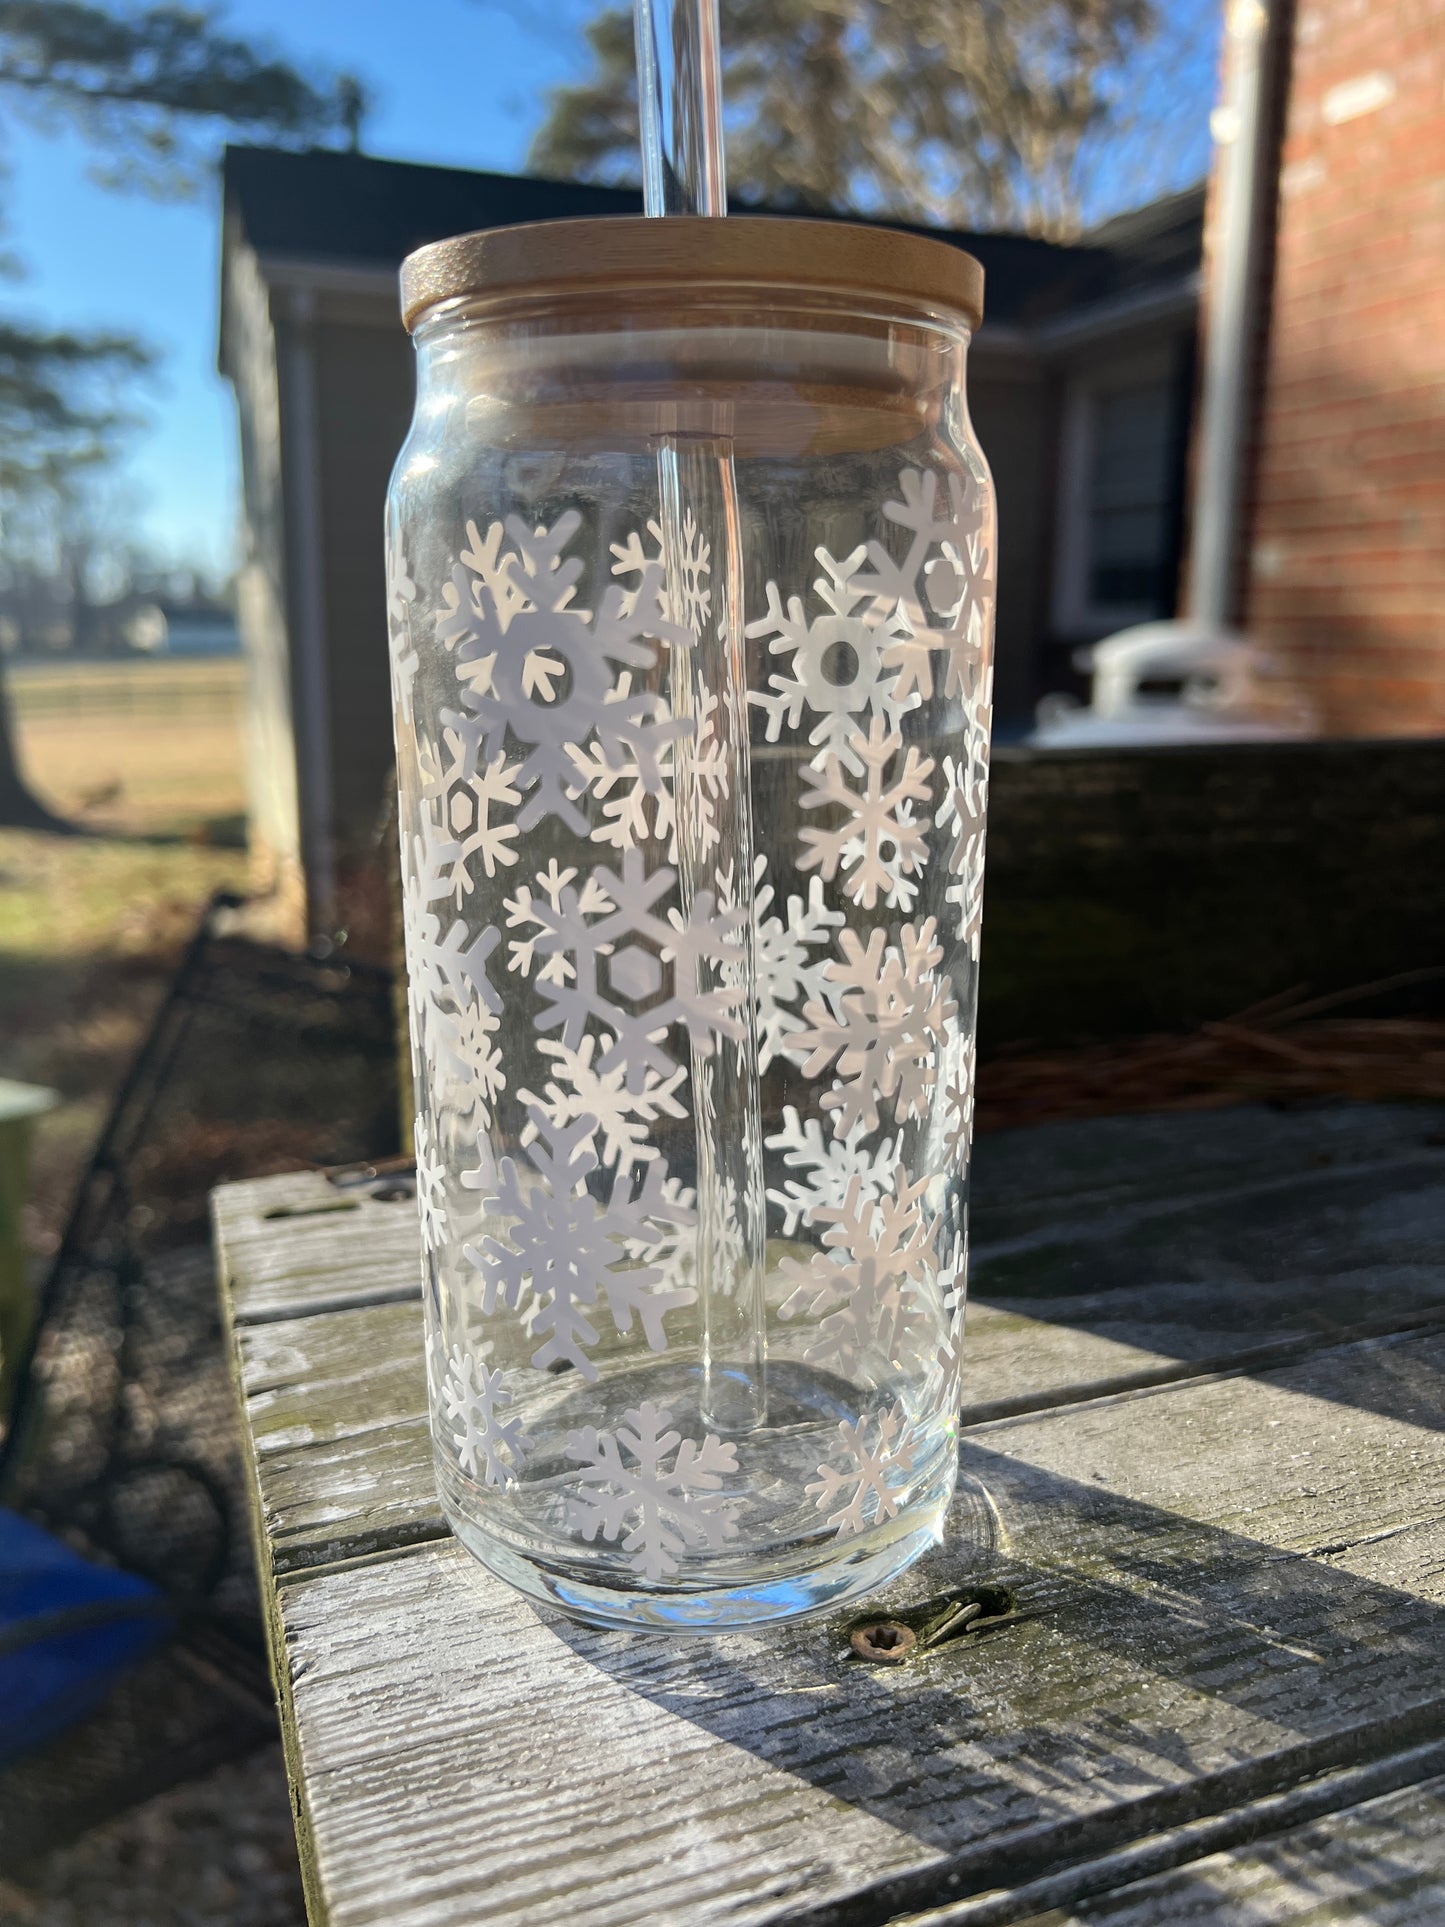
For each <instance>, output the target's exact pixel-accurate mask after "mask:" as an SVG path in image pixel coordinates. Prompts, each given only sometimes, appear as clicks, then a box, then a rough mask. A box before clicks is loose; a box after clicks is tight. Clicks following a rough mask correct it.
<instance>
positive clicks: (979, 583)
mask: <svg viewBox="0 0 1445 1927" xmlns="http://www.w3.org/2000/svg"><path fill="white" fill-rule="evenodd" d="M898 488H899V493H900V494H901V495H902V497H903V499H902V501H901V502H885V503H884V505H883V513H884V515H885V516H887V518H888V520H889V521H890V522H892V523H894V524H895V525H896V526H897V527H899V528H901V529H906V530H907V532H908V537H909V540H908V546H907V548H906V550H905V551H904V554H903V556H902V558H901V560H898V561H895V560H894V559H893V557H892V556H891V555H890V554H889V552H888V550H887V549H886V548H885V547H884V546H883V544H882V543H881V542H870V543H869V544H868V560H869V561H870V563H871V564H872V565H873V571H872V574H871V575H867V576H859V577H858V581H857V586H858V588H859V589H860V590H865V591H867V592H868V593H870V594H871V595H872V596H873V597H874V598H875V606H876V608H877V610H878V611H879V613H880V615H882V614H884V612H886V614H887V616H888V617H891V621H892V627H893V639H892V641H891V643H890V644H889V646H888V647H887V648H885V650H884V651H883V661H884V662H885V663H887V664H889V665H890V666H892V667H894V668H896V669H897V671H898V684H897V689H896V693H897V695H899V696H904V695H907V694H910V693H911V692H912V691H913V690H915V689H916V690H917V692H918V695H919V697H920V698H921V699H922V700H924V701H927V700H928V699H929V698H930V697H931V696H932V695H933V663H932V656H931V651H932V650H934V649H945V650H947V652H948V670H947V677H946V680H945V684H944V694H945V695H947V696H953V695H962V696H965V697H966V696H968V695H969V694H971V688H970V679H971V677H972V675H973V673H974V669H975V666H976V664H977V662H978V660H979V656H980V654H981V652H982V649H983V642H984V622H985V611H986V609H987V606H988V603H989V601H990V599H991V597H992V594H993V577H992V561H991V558H990V555H989V551H988V544H987V540H986V527H985V524H986V522H987V508H986V504H985V500H984V492H983V488H982V486H981V485H980V483H979V482H978V480H977V479H976V478H975V477H973V476H971V475H970V476H968V477H964V476H962V475H959V474H957V473H955V474H951V475H949V477H948V506H947V508H946V509H943V510H942V511H941V512H940V510H939V506H938V477H937V476H936V475H934V474H929V473H920V472H919V470H917V469H912V468H910V469H905V470H904V471H903V473H902V475H901V476H900V477H899V478H898ZM935 550H936V551H937V553H936V554H935V553H934V551H935ZM925 602H926V604H927V607H925ZM930 611H931V612H932V614H933V616H935V617H936V618H937V619H938V621H939V623H941V625H942V626H941V627H935V626H934V624H933V623H932V622H930V620H929V613H930Z"/></svg>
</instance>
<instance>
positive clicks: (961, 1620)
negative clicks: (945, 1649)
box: [848, 1586, 1019, 1666]
mask: <svg viewBox="0 0 1445 1927" xmlns="http://www.w3.org/2000/svg"><path fill="white" fill-rule="evenodd" d="M1018 1616H1019V1615H1018V1613H1017V1610H1016V1606H1015V1600H1014V1595H1013V1594H1012V1593H1011V1592H1010V1591H1009V1589H1008V1588H1007V1587H1006V1586H971V1587H968V1588H966V1589H963V1590H960V1591H958V1592H955V1593H948V1594H945V1595H944V1596H943V1597H941V1598H938V1599H930V1600H926V1601H925V1602H924V1603H923V1604H922V1605H921V1606H916V1607H914V1608H912V1609H911V1610H909V1611H908V1612H904V1613H898V1614H895V1615H893V1616H891V1617H889V1618H886V1619H884V1618H872V1619H865V1620H860V1621H858V1622H857V1623H856V1624H855V1625H853V1626H851V1627H850V1628H849V1631H848V1644H849V1646H850V1647H851V1648H852V1650H853V1652H854V1653H855V1654H856V1655H857V1656H858V1658H859V1659H862V1660H866V1661H867V1662H868V1663H869V1664H870V1665H873V1666H898V1665H901V1664H902V1663H903V1662H904V1661H905V1660H909V1659H913V1658H917V1657H922V1656H923V1655H924V1654H926V1653H931V1652H936V1651H937V1650H938V1649H939V1648H940V1647H942V1646H948V1645H953V1644H955V1643H956V1642H958V1641H962V1640H970V1641H972V1640H974V1639H976V1637H977V1636H978V1635H979V1634H982V1633H991V1632H993V1631H994V1630H995V1629H997V1628H999V1627H1001V1626H1004V1625H1008V1624H1011V1623H1012V1622H1013V1621H1014V1620H1016V1619H1017V1618H1018Z"/></svg>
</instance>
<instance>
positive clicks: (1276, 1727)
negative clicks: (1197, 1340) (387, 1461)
mask: <svg viewBox="0 0 1445 1927" xmlns="http://www.w3.org/2000/svg"><path fill="white" fill-rule="evenodd" d="M1442 1386H1445V1336H1442V1335H1440V1334H1428V1335H1422V1336H1412V1337H1406V1338H1401V1339H1395V1340H1390V1341H1376V1342H1372V1343H1369V1344H1363V1345H1353V1346H1342V1347H1338V1348H1334V1349H1330V1350H1327V1351H1324V1352H1320V1353H1317V1354H1315V1355H1314V1356H1312V1357H1311V1358H1309V1359H1307V1360H1305V1361H1303V1362H1302V1363H1300V1364H1298V1365H1295V1366H1292V1367H1289V1368H1286V1369H1282V1370H1279V1371H1275V1372H1270V1373H1266V1374H1263V1375H1261V1376H1259V1377H1254V1378H1245V1377H1232V1378H1224V1379H1206V1380H1198V1381H1194V1382H1191V1383H1188V1384H1184V1385H1179V1386H1174V1387H1171V1388H1168V1389H1166V1390H1163V1391H1157V1392H1151V1393H1144V1394H1135V1395H1131V1396H1129V1397H1124V1398H1117V1399H1112V1400H1107V1401H1100V1402H1097V1403H1093V1404H1087V1405H1080V1406H1074V1407H1069V1408H1066V1409H1062V1410H1058V1411H1053V1412H1048V1413H1043V1414H1038V1415H1035V1416H1033V1417H1028V1418H1019V1419H1011V1420H1004V1421H1000V1422H997V1423H995V1424H992V1425H989V1426H985V1427H980V1428H979V1429H978V1430H977V1431H975V1432H974V1433H973V1434H971V1435H970V1437H969V1439H968V1440H966V1442H965V1447H964V1465H965V1470H966V1472H967V1474H968V1475H969V1482H967V1483H966V1485H965V1490H964V1492H963V1495H962V1498H961V1502H960V1506H959V1508H958V1509H957V1510H956V1513H955V1533H954V1535H953V1537H952V1539H951V1541H950V1543H948V1544H946V1545H945V1546H944V1548H942V1549H941V1550H940V1551H939V1552H938V1553H937V1554H935V1555H933V1556H932V1558H931V1559H930V1560H929V1561H926V1562H924V1564H923V1565H922V1566H921V1567H920V1568H917V1569H915V1571H914V1572H913V1573H912V1574H910V1575H908V1576H907V1577H906V1579H905V1580H904V1581H902V1582H900V1584H899V1587H898V1588H897V1589H896V1593H895V1599H896V1601H897V1602H898V1604H899V1605H908V1604H911V1603H914V1602H916V1601H918V1600H920V1599H922V1598H924V1597H927V1596H928V1595H929V1594H931V1593H933V1592H935V1591H938V1590H941V1589H943V1588H945V1587H948V1586H953V1585H957V1584H959V1583H961V1582H973V1583H976V1582H978V1581H980V1580H982V1579H984V1578H988V1579H991V1580H994V1581H996V1582H998V1583H1002V1584H1006V1585H1009V1586H1011V1587H1012V1588H1014V1589H1015V1591H1016V1592H1017V1595H1018V1598H1019V1603H1020V1607H1021V1609H1022V1617H1021V1618H1020V1619H1019V1620H1018V1621H1017V1622H1016V1623H1014V1624H1013V1625H1011V1626H1009V1627H1008V1628H1006V1629H1005V1630H1003V1631H1000V1632H999V1633H997V1634H996V1635H994V1636H993V1637H992V1638H990V1639H988V1640H987V1641H984V1642H980V1643H978V1644H976V1645H969V1644H968V1643H967V1642H958V1643H955V1644H954V1645H952V1646H949V1647H946V1648H943V1649H941V1650H940V1651H938V1652H937V1653H935V1654H933V1655H931V1656H930V1657H929V1658H927V1659H926V1660H925V1661H923V1662H922V1663H920V1664H918V1665H916V1666H909V1667H902V1668H897V1669H889V1670H882V1669H874V1668H870V1667H867V1666H865V1665H863V1664H861V1663H860V1662H858V1661H856V1660H854V1659H853V1658H852V1657H851V1656H850V1654H849V1650H848V1648H847V1645H846V1642H845V1641H844V1640H843V1638H842V1637H841V1635H840V1630H839V1629H838V1628H837V1627H821V1628H820V1627H817V1626H802V1627H794V1628H788V1629H780V1630H779V1631H776V1632H774V1633H772V1634H769V1635H753V1636H745V1635H736V1636H729V1637H726V1638H721V1639H717V1640H713V1641H707V1642H701V1641H700V1642H697V1643H696V1644H692V1643H682V1642H676V1641H667V1640H663V1639H658V1638H651V1639H649V1638H641V1637H628V1636H625V1635H618V1634H603V1633H597V1632H593V1631H590V1630H588V1629H586V1628H583V1627H579V1626H576V1625H573V1624H570V1623H568V1622H565V1621H562V1620H560V1619H550V1618H544V1617H543V1616H541V1615H540V1614H538V1613H536V1612H534V1611H533V1610H532V1609H531V1608H530V1607H528V1606H527V1605H526V1604H525V1603H524V1602H523V1601H521V1600H520V1599H519V1598H518V1597H517V1596H516V1595H514V1594H512V1593H511V1592H510V1591H509V1590H508V1589H507V1588H505V1587H503V1586H502V1585H500V1584H499V1583H497V1582H495V1581H493V1580H491V1579H490V1578H489V1576H488V1575H486V1574H485V1573H484V1572H483V1571H482V1570H481V1569H480V1568H479V1567H477V1566H476V1565H475V1563H474V1562H473V1561H471V1560H470V1559H469V1558H468V1557H467V1555H466V1554H465V1553H463V1552H462V1551H461V1549H460V1548H459V1547H458V1546H456V1545H455V1543H452V1542H447V1543H442V1544H437V1545H430V1546H425V1547H421V1548H418V1549H415V1550H413V1551H410V1552H407V1553H402V1554H398V1555H396V1556H392V1557H387V1558H384V1559H381V1560H378V1561H373V1562H370V1563H362V1564H358V1565H353V1566H349V1567H338V1568H333V1569H331V1570H329V1571H323V1572H320V1573H317V1574H315V1575H311V1576H301V1577H297V1578H295V1579H292V1580H290V1581H288V1582H286V1583H285V1584H284V1585H283V1586H282V1587H281V1589H280V1594H279V1608H278V1611H279V1618H280V1623H281V1627H282V1632H283V1639H284V1655H285V1662H284V1668H283V1674H284V1679H285V1681H286V1689H287V1692H288V1696H289V1700H290V1714H289V1717H290V1720H291V1722H292V1725H293V1731H292V1740H293V1747H294V1752H295V1758H296V1760H297V1761H298V1763H299V1767H300V1770H301V1774H302V1780H303V1784H304V1798H305V1803H306V1809H307V1820H308V1823H309V1839H310V1841H311V1847H310V1852H311V1855H312V1859H313V1867H312V1873H313V1878H314V1882H315V1884H316V1886H317V1888H318V1890H319V1891H320V1892H321V1893H322V1894H323V1895H324V1904H325V1907H326V1910H327V1917H328V1919H329V1920H330V1922H331V1924H332V1927H370V1923H381V1922H386V1923H389V1927H413V1923H415V1924H416V1927H420V1924H421V1923H423V1922H425V1923H426V1924H427V1927H447V1924H448V1923H457V1924H458V1927H460V1923H462V1922H471V1921H474V1920H475V1919H476V1918H477V1910H478V1907H479V1905H480V1904H482V1897H483V1896H485V1909H486V1914H487V1918H488V1920H489V1921H492V1922H497V1923H508V1922H517V1923H522V1922H532V1921H535V1920H539V1919H555V1918H558V1917H560V1916H562V1915H563V1914H564V1913H565V1914H566V1915H567V1916H568V1917H570V1918H571V1919H572V1920H573V1921H575V1922H576V1923H578V1927H594V1923H595V1924H596V1927H614V1924H615V1927H632V1923H635V1922H636V1921H638V1920H640V1919H648V1920H651V1919H659V1920H663V1919H665V1920H669V1921H686V1922H688V1923H689V1924H691V1923H698V1927H703V1924H704V1923H708V1924H710V1923H713V1922H723V1921H727V1922H729V1923H734V1924H736V1927H745V1923H749V1922H763V1921H766V1922H769V1923H773V1924H774V1927H781V1923H783V1922H792V1923H802V1922H807V1923H808V1924H809V1927H844V1924H845V1923H847V1924H849V1927H852V1924H853V1923H858V1924H859V1927H861V1923H863V1922H865V1921H869V1922H877V1921H883V1920H887V1919H890V1918H893V1917H895V1916H896V1915H898V1914H899V1913H901V1912H905V1911H908V1910H911V1909H914V1910H916V1909H918V1908H920V1907H924V1906H929V1905H933V1906H937V1905H939V1904H940V1903H942V1902H947V1901H951V1900H954V1899H962V1898H964V1897H966V1896H967V1895H969V1894H977V1893H980V1892H986V1891H987V1890H989V1889H990V1888H992V1887H996V1886H1000V1885H1009V1886H1015V1885H1017V1884H1019V1883H1020V1882H1021V1881H1025V1880H1027V1879H1029V1878H1032V1877H1036V1876H1041V1875H1043V1874H1045V1873H1047V1872H1049V1871H1051V1870H1055V1869H1057V1868H1059V1867H1061V1866H1065V1865H1069V1864H1072V1863H1076V1862H1078V1861H1080V1860H1083V1859H1086V1858H1088V1857H1090V1856H1093V1855H1098V1854H1100V1853H1102V1852H1106V1851H1108V1850H1111V1849H1113V1848H1117V1847H1118V1846H1120V1845H1121V1844H1123V1843H1126V1842H1128V1841H1131V1840H1136V1839H1138V1838H1140V1837H1141V1836H1143V1835H1146V1834H1150V1833H1153V1832H1155V1831H1157V1830H1159V1829H1160V1828H1163V1827H1169V1826H1175V1825H1179V1824H1181V1823H1183V1822H1184V1821H1187V1820H1189V1819H1191V1818H1194V1817H1196V1816H1198V1815H1200V1814H1205V1813H1214V1812H1219V1811H1221V1810H1223V1809H1225V1808H1227V1807H1230V1806H1232V1805H1235V1804H1237V1803H1239V1802H1241V1801H1246V1800H1251V1799H1256V1798H1260V1797H1263V1796H1265V1795H1267V1794H1269V1793H1271V1792H1274V1791H1278V1790H1279V1789H1281V1788H1285V1787H1289V1786H1293V1785H1296V1784H1297V1783H1299V1782H1300V1781H1301V1780H1303V1779H1304V1778H1306V1777H1307V1776H1308V1775H1310V1774H1314V1773H1318V1772H1320V1771H1323V1770H1327V1769H1334V1768H1339V1767H1341V1766H1344V1765H1348V1764H1349V1763H1350V1762H1352V1761H1354V1760H1356V1759H1359V1758H1361V1757H1367V1756H1369V1755H1371V1754H1378V1753H1381V1752H1384V1751H1387V1750H1390V1749H1392V1748H1399V1747H1401V1746H1405V1745H1410V1744H1414V1743H1416V1742H1417V1741H1418V1740H1419V1739H1420V1738H1421V1737H1422V1735H1423V1734H1424V1733H1426V1732H1429V1731H1433V1730H1438V1727H1439V1722H1440V1720H1441V1718H1442V1715H1445V1704H1442V1694H1445V1680H1442V1677H1441V1670H1440V1665H1439V1654H1440V1652H1441V1650H1442V1646H1445V1608H1442V1594H1445V1526H1442V1522H1441V1516H1440V1515H1441V1496H1440V1495H1441V1490H1442V1474H1445V1439H1442V1434H1441V1427H1442V1422H1445V1397H1442ZM973 1480H978V1481H981V1482H982V1483H981V1487H980V1486H979V1485H975V1484H973V1483H972V1481H973ZM886 1603H887V1602H879V1606H880V1608H881V1607H883V1606H884V1605H886Z"/></svg>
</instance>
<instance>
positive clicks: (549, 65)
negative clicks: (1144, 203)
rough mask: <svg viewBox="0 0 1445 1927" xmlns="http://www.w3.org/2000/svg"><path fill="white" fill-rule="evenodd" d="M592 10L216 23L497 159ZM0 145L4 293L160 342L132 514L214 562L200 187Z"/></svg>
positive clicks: (422, 132)
mask: <svg viewBox="0 0 1445 1927" xmlns="http://www.w3.org/2000/svg"><path fill="white" fill-rule="evenodd" d="M1186 3H1187V0H1186ZM594 10H595V0H550V4H547V5H543V4H542V0H234V3H233V4H232V5H230V6H229V7H227V8H225V9H224V12H223V21H224V24H225V26H226V27H227V28H228V29H230V30H231V31H233V32H238V33H243V34H245V35H247V36H248V37H253V38H259V39H264V40H267V41H269V42H270V43H272V44H273V45H274V46H276V47H277V48H278V49H280V50H281V51H283V52H284V53H285V54H286V55H287V56H288V57H289V58H291V59H292V60H294V61H295V62H297V64H299V65H302V66H303V67H304V66H306V65H308V64H315V65H318V66H323V67H327V66H331V67H334V66H345V67H349V68H350V69H351V70H352V71H353V72H355V73H357V74H359V75H360V77H361V79H362V80H363V81H364V82H365V84H366V86H367V87H368V89H369V90H370V93H371V96H372V110H371V113H370V115H369V117H368V120H367V125H366V135H365V139H366V146H367V149H368V151H369V152H371V153H375V154H382V155H387V156H393V157H395V158H398V159H404V160H415V161H435V162H441V163H443V164H449V165H453V166H459V167H483V168H497V169H501V170H503V171H514V170H516V169H518V168H520V167H521V165H522V163H523V160H524V158H525V155H526V151H527V145H528V142H529V140H530V137H531V133H532V130H533V128H534V127H535V125H536V123H537V121H538V119H539V118H540V115H541V112H542V107H543V103H544V98H545V95H546V93H547V91H548V89H549V88H551V87H553V86H555V85H557V84H558V83H559V82H561V81H565V80H568V79H571V78H574V77H576V76H577V75H579V74H580V73H581V72H582V71H583V70H584V69H585V66H586V48H585V45H584V43H583V40H582V33H581V28H582V24H583V23H584V22H585V20H586V19H587V18H588V17H589V16H590V14H591V13H592V12H593V11H594ZM1201 118H1202V117H1201ZM1201 138H1202V136H1201ZM4 151H5V154H6V157H7V158H8V161H9V164H10V168H11V180H10V184H9V189H8V195H7V202H8V211H9V234H8V237H7V238H8V242H9V245H10V246H11V248H12V249H13V250H14V251H15V252H16V253H17V254H19V256H20V257H21V259H22V261H23V262H24V264H25V267H26V269H27V275H26V278H25V280H24V281H22V282H21V283H20V284H19V285H18V286H16V287H15V288H14V289H13V290H7V291H6V294H5V305H6V306H7V307H8V308H10V309H12V310H15V311H19V312H21V313H23V314H25V315H26V316H27V317H28V318H32V319H34V320H36V321H40V322H43V323H44V324H45V325H47V326H50V327H103V328H119V329H124V330H128V331H131V332H134V333H136V334H139V335H141V336H143V337H144V338H145V339H146V340H148V341H150V342H151V343H152V344H153V345H154V346H155V347H156V348H157V349H158V350H159V351H160V353H161V358H162V359H161V367H160V370H159V373H158V376H157V378H156V381H155V384H154V386H153V388H152V390H151V392H150V393H149V395H148V397H147V400H146V412H147V415H148V418H149V419H148V425H147V427H146V429H145V431H144V433H143V434H142V435H140V436H139V437H138V438H137V440H136V443H135V446H134V452H133V454H132V455H131V456H130V458H129V460H128V463H127V467H126V486H127V489H128V490H130V491H132V500H133V507H134V511H135V515H136V519H137V522H138V523H139V525H140V527H141V529H142V530H143V532H144V534H145V535H146V536H147V537H148V538H149V539H150V541H151V542H152V543H154V544H155V545H156V546H157V547H158V548H159V549H160V550H161V551H162V552H163V553H164V554H166V555H167V556H168V557H170V558H172V559H174V560H176V561H178V562H179V561H187V562H189V561H199V562H201V563H202V564H204V565H206V566H208V567H210V568H227V567H229V566H230V564H231V562H232V560H233V557H234V550H235V535H236V499H237V479H236V435H235V423H234V414H233V409H232V404H231V399H230V392H229V390H228V389H227V387H226V386H225V384H224V383H223V382H222V381H221V380H220V378H219V377H218V376H217V375H216V373H215V336H216V297H217V280H218V272H217V258H218V245H219V244H218V231H217V230H218V222H217V212H218V199H219V197H218V194H217V193H216V192H208V193H206V194H204V195H202V196H201V197H200V198H199V199H197V200H194V201H190V202H179V203H177V202H164V203H158V202H155V201H150V200H147V199H145V198H143V197H141V196H138V195H134V194H117V193H112V192H108V191H106V190H105V189H103V188H100V187H97V186H95V185H94V184H93V183H92V182H91V181H89V180H88V178H87V175H86V168H87V164H88V161H89V158H90V157H89V155H88V154H87V151H86V149H85V147H84V145H83V144H82V143H81V142H80V141H79V140H77V139H75V138H73V137H69V136H65V137H60V138H57V137H54V136H48V135H47V136H41V135H39V134H36V133H34V132H32V131H29V130H27V129H23V128H14V127H13V126H12V127H11V128H9V129H7V140H6V146H5V150H4ZM1203 152H1204V150H1203V147H1202V146H1201V147H1200V149H1199V153H1200V159H1201V162H1202V158H1203ZM1196 171H1197V170H1196Z"/></svg>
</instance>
